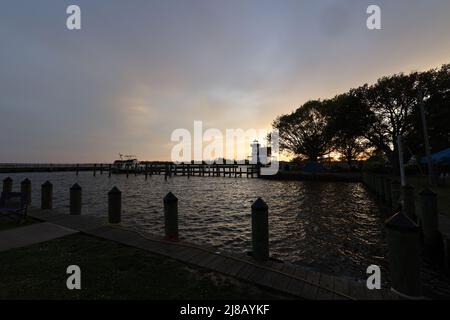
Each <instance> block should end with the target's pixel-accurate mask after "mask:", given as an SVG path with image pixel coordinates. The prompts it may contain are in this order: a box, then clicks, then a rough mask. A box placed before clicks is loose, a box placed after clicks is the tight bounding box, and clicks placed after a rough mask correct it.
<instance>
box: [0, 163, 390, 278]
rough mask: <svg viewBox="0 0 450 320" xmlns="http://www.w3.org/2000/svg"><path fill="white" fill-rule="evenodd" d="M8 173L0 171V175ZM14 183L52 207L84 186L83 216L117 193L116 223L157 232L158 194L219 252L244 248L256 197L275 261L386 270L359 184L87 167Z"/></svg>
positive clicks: (373, 217) (100, 212)
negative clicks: (43, 191) (27, 186)
mask: <svg viewBox="0 0 450 320" xmlns="http://www.w3.org/2000/svg"><path fill="white" fill-rule="evenodd" d="M6 176H7V175H6V174H1V175H0V178H1V179H2V180H3V179H4V178H5V177H6ZM9 176H11V177H12V178H13V179H14V188H15V189H16V190H18V188H19V184H20V181H22V180H23V179H24V178H25V177H28V178H29V179H30V180H31V181H32V184H33V202H34V204H35V205H36V204H37V205H39V203H40V185H41V184H42V183H43V182H45V181H46V180H50V181H51V182H52V183H53V185H54V207H55V208H65V210H68V205H69V200H68V199H69V188H70V186H71V185H72V184H74V183H75V182H77V183H78V184H80V185H81V186H82V188H83V214H86V215H95V216H105V215H106V208H107V192H108V191H109V190H110V189H111V188H112V187H113V186H117V187H118V188H119V189H120V190H121V191H122V201H123V224H124V225H126V226H133V227H136V228H139V229H142V230H145V231H147V232H151V233H155V234H160V235H162V234H163V233H164V225H163V201H162V199H163V197H164V195H165V194H167V192H169V191H172V192H173V193H174V194H175V195H176V196H177V197H178V199H179V212H180V214H179V216H180V235H181V236H182V238H184V239H186V240H188V241H190V242H194V243H198V244H210V245H213V246H215V247H217V248H218V249H219V250H225V251H234V252H246V251H249V250H250V249H251V242H250V234H251V226H250V206H251V204H252V202H253V201H255V200H256V199H257V197H262V198H263V199H264V200H265V201H266V202H267V204H268V206H269V210H270V211H269V223H270V249H271V254H272V256H273V257H275V258H279V259H282V260H287V261H290V262H293V263H300V264H304V265H309V266H312V267H316V268H320V269H321V270H322V271H325V272H329V273H333V274H338V275H346V276H350V277H355V278H360V279H362V278H365V277H366V273H365V271H366V268H367V267H368V266H369V265H371V264H377V265H380V266H382V268H383V269H385V270H386V268H385V267H386V259H385V257H386V246H385V241H384V235H383V230H382V225H383V224H382V221H383V219H384V218H383V216H382V215H381V214H380V212H379V209H378V207H377V206H376V204H375V202H374V201H373V199H372V198H371V197H370V196H369V194H368V192H367V191H366V190H365V188H364V187H363V186H362V184H358V183H326V182H300V181H290V182H288V181H280V182H277V181H267V180H260V179H245V178H242V179H241V178H237V179H236V178H217V177H214V178H212V177H191V178H190V179H188V178H187V177H174V178H172V179H169V180H168V181H167V182H166V181H164V177H163V176H153V177H149V178H148V180H147V181H145V178H144V176H132V175H130V177H129V178H128V179H127V178H126V177H125V176H124V175H113V176H112V177H111V178H108V176H107V174H103V175H100V174H98V173H97V176H96V177H93V176H92V173H89V172H80V174H79V176H78V177H77V176H76V175H75V173H73V172H55V173H23V174H10V175H9Z"/></svg>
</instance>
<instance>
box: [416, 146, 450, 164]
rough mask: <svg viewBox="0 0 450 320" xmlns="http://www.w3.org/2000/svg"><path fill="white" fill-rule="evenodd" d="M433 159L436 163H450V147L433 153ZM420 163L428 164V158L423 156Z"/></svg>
mask: <svg viewBox="0 0 450 320" xmlns="http://www.w3.org/2000/svg"><path fill="white" fill-rule="evenodd" d="M431 160H432V161H433V163H435V164H440V165H449V164H450V148H448V149H445V150H442V151H440V152H437V153H434V154H432V155H431ZM420 163H421V164H426V163H427V158H426V157H423V158H422V159H421V160H420Z"/></svg>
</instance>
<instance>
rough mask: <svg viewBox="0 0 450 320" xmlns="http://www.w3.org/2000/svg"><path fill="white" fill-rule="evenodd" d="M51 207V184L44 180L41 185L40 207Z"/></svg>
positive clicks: (45, 208)
mask: <svg viewBox="0 0 450 320" xmlns="http://www.w3.org/2000/svg"><path fill="white" fill-rule="evenodd" d="M52 207H53V185H52V183H51V182H50V181H46V182H45V183H43V184H42V186H41V209H43V210H49V209H52Z"/></svg>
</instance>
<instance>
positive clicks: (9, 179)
mask: <svg viewBox="0 0 450 320" xmlns="http://www.w3.org/2000/svg"><path fill="white" fill-rule="evenodd" d="M3 181H8V182H10V181H13V179H11V177H6V178H5V179H3Z"/></svg>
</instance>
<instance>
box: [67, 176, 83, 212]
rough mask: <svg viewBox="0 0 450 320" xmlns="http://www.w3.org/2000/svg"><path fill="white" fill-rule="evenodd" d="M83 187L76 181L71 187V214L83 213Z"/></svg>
mask: <svg viewBox="0 0 450 320" xmlns="http://www.w3.org/2000/svg"><path fill="white" fill-rule="evenodd" d="M81 192H82V190H81V187H80V185H79V184H78V183H75V184H74V185H73V186H72V187H71V188H70V214H71V215H80V214H81V205H82V202H81V199H82V197H81Z"/></svg>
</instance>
